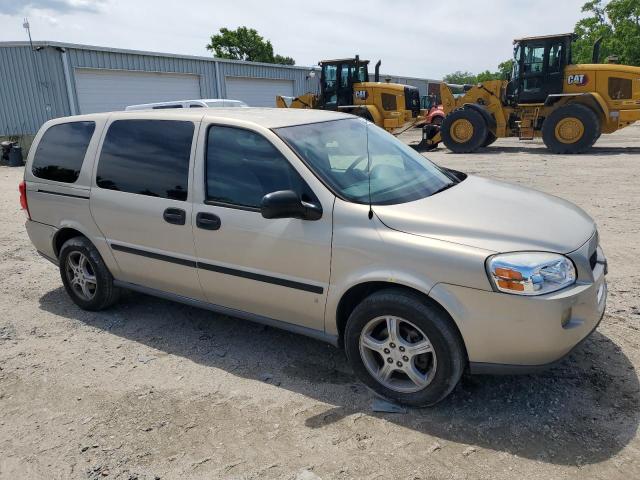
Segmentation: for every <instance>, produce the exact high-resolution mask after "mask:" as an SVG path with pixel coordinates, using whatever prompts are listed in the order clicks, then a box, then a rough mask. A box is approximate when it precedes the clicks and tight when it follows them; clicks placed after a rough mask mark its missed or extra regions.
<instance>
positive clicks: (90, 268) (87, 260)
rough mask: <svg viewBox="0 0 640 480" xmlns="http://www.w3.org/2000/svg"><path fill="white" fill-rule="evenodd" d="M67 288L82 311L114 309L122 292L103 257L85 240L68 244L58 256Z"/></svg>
mask: <svg viewBox="0 0 640 480" xmlns="http://www.w3.org/2000/svg"><path fill="white" fill-rule="evenodd" d="M58 261H59V265H60V276H61V277H62V283H63V284H64V288H65V290H66V291H67V293H68V294H69V296H70V297H71V300H73V301H74V303H75V304H76V305H78V306H79V307H80V308H82V309H83V310H91V311H96V310H103V309H105V308H107V307H110V306H111V305H113V304H114V303H115V302H116V301H117V300H118V298H119V296H120V290H119V289H118V288H117V287H115V286H114V285H113V277H112V276H111V272H109V269H108V268H107V266H106V265H105V263H104V261H103V260H102V257H101V256H100V253H99V252H98V250H97V249H96V247H94V246H93V244H92V243H91V242H90V241H89V240H88V239H87V238H85V237H74V238H71V239H69V240H67V241H66V242H65V243H64V244H63V245H62V248H61V249H60V255H58Z"/></svg>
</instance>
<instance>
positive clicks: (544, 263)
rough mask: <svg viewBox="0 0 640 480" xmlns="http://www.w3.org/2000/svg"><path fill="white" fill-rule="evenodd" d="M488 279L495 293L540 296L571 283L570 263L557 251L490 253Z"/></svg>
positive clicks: (574, 279) (573, 273)
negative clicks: (491, 255)
mask: <svg viewBox="0 0 640 480" xmlns="http://www.w3.org/2000/svg"><path fill="white" fill-rule="evenodd" d="M487 270H488V274H489V280H491V283H492V284H493V286H494V288H495V289H496V290H498V291H499V292H505V293H513V294H516V295H544V294H545V293H551V292H555V291H557V290H560V289H561V288H565V287H567V286H569V285H573V284H574V283H575V281H576V269H575V267H574V265H573V262H572V261H571V260H570V259H569V258H567V257H565V256H564V255H560V254H557V253H545V252H517V253H506V254H500V255H494V256H493V257H489V259H488V260H487Z"/></svg>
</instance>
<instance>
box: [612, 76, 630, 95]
mask: <svg viewBox="0 0 640 480" xmlns="http://www.w3.org/2000/svg"><path fill="white" fill-rule="evenodd" d="M631 90H632V82H631V79H630V78H615V77H611V78H609V98H611V100H629V99H630V98H631V97H632V94H631Z"/></svg>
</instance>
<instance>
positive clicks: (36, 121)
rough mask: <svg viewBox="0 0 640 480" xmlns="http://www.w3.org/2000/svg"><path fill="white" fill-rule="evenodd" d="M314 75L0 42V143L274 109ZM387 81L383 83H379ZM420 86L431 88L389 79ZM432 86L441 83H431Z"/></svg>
mask: <svg viewBox="0 0 640 480" xmlns="http://www.w3.org/2000/svg"><path fill="white" fill-rule="evenodd" d="M315 68H317V67H299V66H284V65H273V64H265V63H254V62H242V61H235V60H224V59H218V58H212V57H196V56H187V55H174V54H168V53H155V52H143V51H135V50H122V49H115V48H105V47H95V46H88V45H76V44H68V43H60V42H34V43H33V49H32V48H31V45H30V44H29V43H28V42H0V136H7V135H33V134H35V133H36V132H37V130H38V129H39V128H40V126H41V125H42V124H43V123H44V122H45V121H47V120H49V119H52V118H56V117H61V116H66V115H75V114H81V113H94V112H106V111H112V110H122V109H124V107H125V106H127V105H132V104H137V103H149V102H161V101H170V100H182V99H195V98H232V99H238V100H243V101H245V102H246V103H247V104H249V105H250V106H254V107H259V106H268V107H272V106H274V105H275V96H276V95H287V96H296V95H302V94H303V93H306V92H309V91H314V92H315V91H316V90H317V89H318V76H317V75H316V76H315V77H314V76H312V75H309V74H310V72H311V70H312V69H315ZM383 78H384V76H383ZM389 78H390V79H391V81H393V82H397V83H404V84H409V85H414V86H417V87H418V88H419V89H420V93H421V94H422V95H425V94H426V93H427V91H428V90H429V82H430V81H429V80H426V79H418V78H410V77H397V76H391V77H389ZM431 83H438V82H435V81H431Z"/></svg>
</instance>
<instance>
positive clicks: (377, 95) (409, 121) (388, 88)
mask: <svg viewBox="0 0 640 480" xmlns="http://www.w3.org/2000/svg"><path fill="white" fill-rule="evenodd" d="M318 65H320V89H319V90H320V91H319V92H318V93H305V94H304V95H301V96H299V97H284V96H277V97H276V106H277V107H279V108H317V109H323V110H336V111H340V112H345V113H350V114H353V115H356V116H359V117H362V118H365V119H367V120H369V121H371V122H373V123H375V124H376V125H378V126H379V127H382V128H384V129H385V130H387V131H388V132H391V133H393V134H395V135H397V134H399V133H402V132H403V131H405V130H407V129H408V128H410V127H411V126H412V125H413V124H414V123H415V122H416V121H417V120H418V117H419V115H420V92H419V90H418V89H417V88H416V87H413V86H411V85H402V84H397V83H390V82H388V81H387V82H380V65H381V62H380V61H378V63H377V64H376V66H375V75H374V81H373V82H370V81H369V60H361V59H360V57H359V56H358V55H356V56H355V58H345V59H338V60H323V61H321V62H319V63H318Z"/></svg>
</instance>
